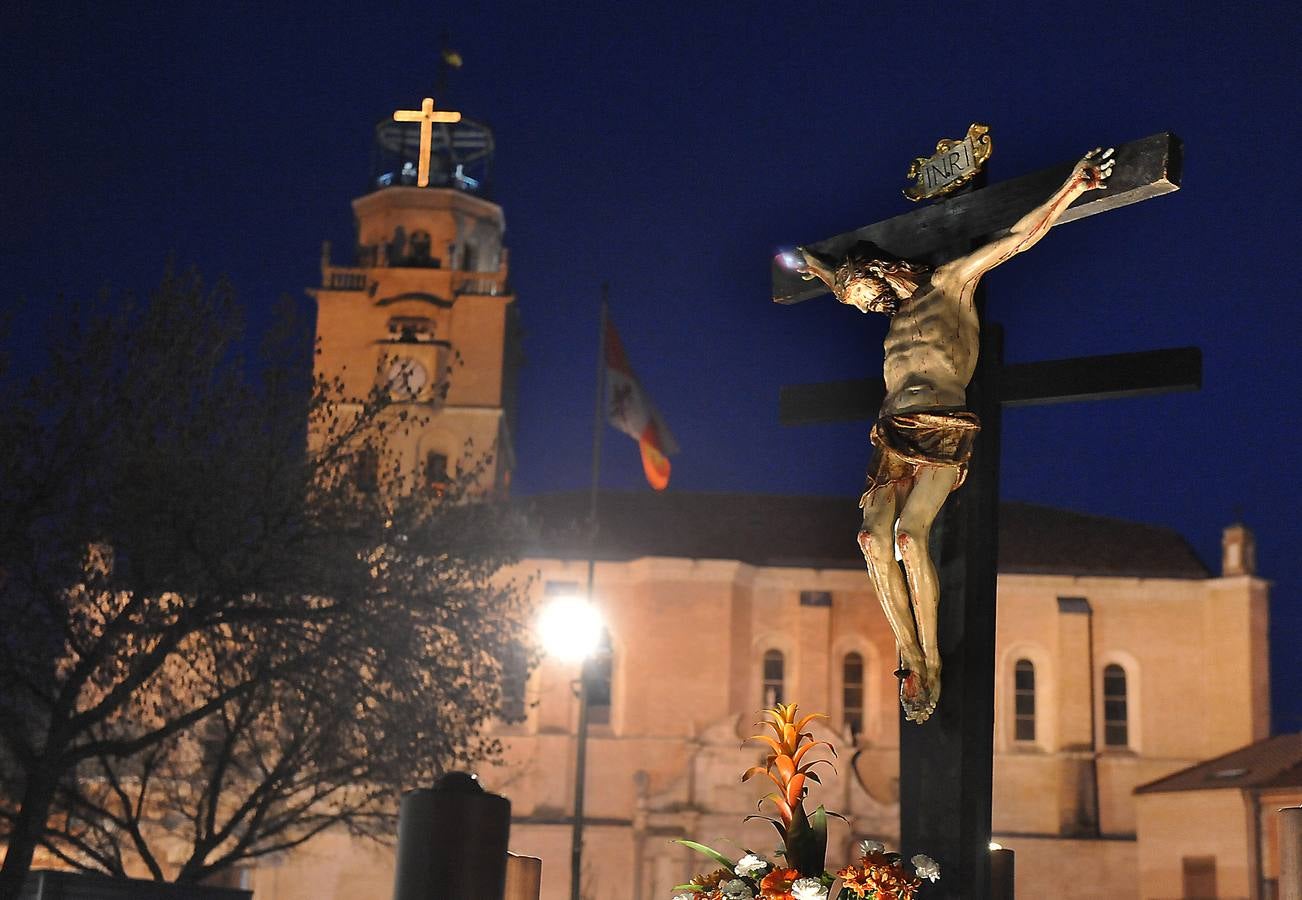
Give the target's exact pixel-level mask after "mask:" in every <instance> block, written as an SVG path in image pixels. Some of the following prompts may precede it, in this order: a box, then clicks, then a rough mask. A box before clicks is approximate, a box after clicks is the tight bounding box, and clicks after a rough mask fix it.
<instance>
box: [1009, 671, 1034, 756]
mask: <svg viewBox="0 0 1302 900" xmlns="http://www.w3.org/2000/svg"><path fill="white" fill-rule="evenodd" d="M1013 740H1015V741H1033V740H1035V663H1033V662H1031V661H1030V660H1029V659H1019V660H1018V661H1017V665H1015V666H1013Z"/></svg>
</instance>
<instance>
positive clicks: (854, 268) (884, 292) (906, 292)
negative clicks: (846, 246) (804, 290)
mask: <svg viewBox="0 0 1302 900" xmlns="http://www.w3.org/2000/svg"><path fill="white" fill-rule="evenodd" d="M800 254H801V255H802V256H803V258H804V261H805V265H803V266H798V267H797V271H799V272H801V273H802V274H804V276H805V277H806V278H813V277H817V278H818V279H819V280H820V281H822V282H823V283H824V284H826V285H827V286H828V287H829V288H830V289H831V291H832V293H833V294H835V295H836V299H837V300H840V301H841V302H842V303H845V304H847V305H848V306H853V307H854V308H855V309H857V310H859V311H860V312H865V313H867V312H879V313H885V314H886V315H888V316H893V315H895V313H897V312H898V311H899V309H900V306H901V305H902V304H903V303H904V302H905V301H906V300H908V299H909V298H910V297H912V296H913V295H914V293H915V292H916V291H917V290H918V285H919V284H920V283H921V282H922V280H923V278H924V277H925V276H926V273H927V272H928V271H930V270H929V269H928V268H927V267H926V266H924V265H921V264H919V263H912V262H909V261H907V260H903V259H900V258H899V257H898V256H895V255H894V254H892V253H889V252H887V251H886V250H883V249H882V248H881V247H878V246H877V245H876V244H873V243H870V242H869V241H859V242H858V243H857V244H855V245H854V246H853V247H851V248H850V252H849V253H847V254H846V256H845V258H844V259H843V260H841V262H840V263H839V264H837V263H835V262H834V261H833V260H832V259H830V258H827V257H822V256H820V255H819V254H817V253H814V252H813V251H811V250H807V249H805V248H803V247H802V248H800Z"/></svg>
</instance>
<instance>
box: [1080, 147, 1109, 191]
mask: <svg viewBox="0 0 1302 900" xmlns="http://www.w3.org/2000/svg"><path fill="white" fill-rule="evenodd" d="M1116 164H1117V161H1116V160H1115V159H1113V158H1112V148H1111V147H1109V148H1108V149H1106V150H1104V149H1103V148H1102V147H1095V148H1094V149H1093V150H1091V151H1090V152H1089V153H1086V154H1085V155H1084V156H1083V157H1081V161H1080V162H1078V163H1076V168H1074V169H1072V172H1071V180H1072V181H1073V182H1074V183H1076V184H1078V185H1080V187H1081V189H1082V190H1086V191H1092V190H1096V189H1102V188H1106V187H1107V185H1106V184H1105V183H1104V182H1106V181H1107V179H1108V176H1109V175H1111V174H1112V167H1113V166H1115V165H1116Z"/></svg>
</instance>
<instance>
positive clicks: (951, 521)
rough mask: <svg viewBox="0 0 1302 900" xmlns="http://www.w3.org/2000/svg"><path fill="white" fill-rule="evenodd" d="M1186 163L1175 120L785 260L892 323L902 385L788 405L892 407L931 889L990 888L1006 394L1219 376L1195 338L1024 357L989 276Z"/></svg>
mask: <svg viewBox="0 0 1302 900" xmlns="http://www.w3.org/2000/svg"><path fill="white" fill-rule="evenodd" d="M977 129H980V130H979V131H978V130H977ZM986 132H988V129H986V128H985V127H984V126H973V129H972V130H969V139H968V141H967V142H966V143H967V146H966V147H962V148H959V149H957V150H956V149H955V148H956V147H959V143H960V142H957V141H945V142H942V143H941V145H938V148H937V149H938V151H941V150H944V151H946V152H944V153H940V154H939V155H938V156H937V157H935V158H933V160H932V161H927V160H922V159H919V160H917V161H916V162H915V165H914V171H913V172H911V175H912V174H914V173H919V175H920V180H919V187H918V188H916V189H914V190H915V192H917V193H919V194H922V195H924V196H925V195H927V194H926V193H925V192H926V191H927V190H928V189H929V184H928V181H931V182H938V183H939V182H951V183H954V182H959V183H966V182H974V183H978V184H979V181H980V180H979V179H977V178H974V176H975V175H976V173H975V172H974V171H972V168H973V167H972V163H973V159H972V156H973V153H972V151H973V150H974V149H978V150H983V151H984V153H983V154H978V155H988V154H989V140H988V137H987V136H986ZM974 136H975V137H976V138H977V139H978V141H976V142H974V141H973V138H974ZM1179 167H1180V144H1179V141H1178V140H1177V139H1176V138H1175V137H1174V136H1173V135H1170V134H1158V135H1154V136H1152V137H1149V138H1145V139H1142V140H1139V141H1134V142H1131V143H1129V144H1125V145H1123V146H1121V147H1119V148H1117V149H1116V151H1115V155H1114V153H1113V152H1111V151H1102V150H1099V151H1094V152H1091V153H1090V154H1086V155H1085V157H1084V158H1082V159H1080V160H1079V161H1077V162H1075V163H1068V164H1065V165H1063V166H1059V167H1055V168H1052V169H1047V170H1045V171H1042V172H1038V173H1035V174H1033V175H1028V176H1025V177H1022V178H1018V179H1015V180H1012V181H1007V182H1002V183H1000V184H997V185H994V186H991V187H982V188H980V189H976V190H969V191H968V192H966V193H963V194H960V195H956V196H954V197H952V198H950V199H947V200H944V201H943V202H940V203H938V204H936V205H934V206H930V207H925V208H920V209H917V210H914V211H912V212H909V213H906V214H904V215H901V216H896V217H894V218H892V219H888V220H885V221H883V222H879V223H877V224H875V225H870V226H867V227H865V228H861V229H858V230H857V231H853V232H849V233H846V234H842V235H838V236H837V237H833V238H830V239H827V240H824V241H820V242H818V243H815V244H812V245H807V246H805V247H801V248H799V249H798V250H797V251H795V252H791V253H784V254H781V255H779V257H778V258H777V259H775V260H774V266H773V298H774V300H775V301H777V302H779V303H796V302H799V301H802V300H806V299H809V298H811V297H814V296H818V295H819V294H821V293H823V292H824V291H827V290H831V291H832V292H833V293H834V294H835V295H836V297H837V299H838V300H840V301H841V302H843V303H846V304H848V305H852V306H855V307H856V308H858V309H860V310H862V311H865V312H867V311H870V310H872V311H880V312H885V313H886V314H888V315H890V316H891V318H892V322H891V327H890V330H889V331H888V334H887V338H886V348H885V349H886V356H885V362H884V366H883V371H884V375H885V377H884V379H883V380H881V381H875V380H864V381H854V382H838V383H834V384H830V385H800V386H794V387H788V388H784V389H783V396H782V399H781V412H782V420H783V422H784V423H785V424H800V423H806V422H814V421H834V420H844V419H848V418H869V417H871V416H872V415H873V414H874V413H878V407H880V413H878V415H877V423H876V425H875V427H874V429H873V434H872V441H873V444H874V446H875V455H874V461H873V464H872V465H871V466H870V470H869V478H868V484H867V486H866V490H865V491H864V493H863V495H862V497H861V499H860V506H861V508H862V509H863V511H864V526H863V528H862V529H861V531H860V534H859V542H860V547H861V549H862V550H863V553H864V558H865V563H866V565H867V568H868V572H869V575H870V577H871V580H872V582H873V585H874V588H875V590H876V592H877V594H878V597H879V599H880V600H881V602H882V607H883V610H884V611H885V613H886V615H887V619H888V621H889V622H890V624H891V626H892V630H893V631H894V633H895V635H896V641H897V644H898V645H899V650H900V670H899V671H898V672H897V673H896V674H897V675H898V676H899V677H900V679H901V681H900V699H901V706H902V707H903V716H904V720H905V721H902V722H901V725H900V803H901V840H902V846H904V847H906V848H917V849H922V850H925V851H926V852H927V853H929V854H931V855H932V856H934V857H935V858H936V859H937V860H939V861H940V863H941V866H942V870H948V872H949V873H950V876H951V877H947V878H942V879H941V882H940V883H939V884H938V885H935V886H929V887H930V890H929V891H928V896H931V897H940V896H944V897H959V896H962V897H965V898H971V897H986V896H987V890H988V888H987V885H988V879H989V854H988V852H987V849H986V848H987V843H988V841H989V839H990V829H991V796H990V795H991V780H992V779H991V772H992V762H993V760H992V749H993V748H992V741H993V723H994V664H995V648H994V636H995V631H994V623H995V618H994V615H995V582H996V562H997V552H998V546H997V535H998V455H999V431H1000V428H999V424H1000V413H1001V407H1002V406H1003V405H1005V404H1008V405H1013V404H1027V403H1035V402H1060V401H1064V400H1072V399H1099V398H1103V397H1107V396H1119V395H1135V394H1140V393H1152V392H1157V391H1163V390H1181V389H1192V388H1196V387H1197V386H1198V385H1199V382H1200V379H1201V362H1200V356H1199V354H1198V351H1197V350H1192V349H1183V350H1168V351H1158V352H1155V353H1138V354H1121V355H1117V356H1110V357H1093V358H1089V359H1078V360H1065V361H1056V362H1051V363H1036V364H1031V365H1024V366H1010V367H1004V366H1003V365H1002V335H1001V332H1000V329H999V327H998V326H997V325H995V324H993V323H989V322H987V321H985V319H984V309H983V306H984V302H983V297H982V296H981V292H980V291H979V290H978V286H977V282H978V281H979V279H980V277H981V276H982V275H983V274H984V273H985V272H986V271H988V270H989V269H990V268H993V267H994V266H996V265H999V264H1001V263H1002V262H1004V261H1006V260H1008V259H1010V258H1011V257H1012V256H1014V255H1016V254H1017V253H1019V252H1021V251H1023V250H1025V249H1027V248H1028V247H1029V246H1030V245H1031V244H1033V243H1035V242H1036V241H1038V240H1039V239H1040V238H1042V237H1043V236H1044V235H1045V234H1046V233H1047V232H1048V230H1049V229H1050V228H1052V227H1053V226H1054V225H1058V224H1062V223H1064V222H1069V221H1073V220H1075V219H1079V218H1083V217H1085V216H1088V215H1093V214H1095V213H1099V212H1103V211H1105V210H1108V209H1113V208H1116V207H1119V206H1123V205H1126V204H1129V203H1134V202H1137V201H1139V200H1143V199H1147V198H1149V197H1154V196H1158V195H1160V194H1164V193H1169V192H1171V191H1174V190H1177V189H1178V188H1179V180H1180V172H1179ZM960 170H961V171H960ZM960 176H961V177H960ZM942 187H943V185H942ZM906 193H909V192H906ZM910 197H911V199H917V197H914V196H913V194H910ZM960 485H962V487H961V489H959V488H960ZM951 491H954V492H955V493H954V495H953V498H952V499H950V500H949V501H948V502H946V498H948V497H949V495H950V492H951ZM942 506H943V507H944V513H943V515H941V516H940V520H939V522H938V524H937V527H936V528H935V529H934V531H933V529H932V527H931V524H932V520H933V519H935V518H936V517H937V514H938V513H939V512H940V511H941V509H942ZM933 548H934V549H936V551H937V553H936V554H935V556H934V557H933V554H932V552H931V550H932V549H933ZM934 558H938V559H939V566H937V565H936V564H935V563H934V562H933V559H934ZM942 664H943V671H944V673H945V680H944V691H943V692H942V691H941V677H940V675H941V670H942ZM910 722H912V723H916V724H909V723H910ZM919 726H920V727H919Z"/></svg>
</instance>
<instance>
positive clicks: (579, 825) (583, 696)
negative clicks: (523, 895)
mask: <svg viewBox="0 0 1302 900" xmlns="http://www.w3.org/2000/svg"><path fill="white" fill-rule="evenodd" d="M609 299H610V285H608V284H603V285H602V286H601V327H600V330H599V331H598V334H597V395H596V400H595V401H594V403H593V414H592V489H591V493H590V495H589V498H588V529H589V544H588V603H592V584H593V580H594V576H595V575H596V568H597V490H598V488H599V486H600V484H601V434H602V431H603V430H604V429H603V428H602V426H603V425H604V424H605V423H604V422H603V419H604V418H605V416H604V413H605V411H606V398H605V390H604V388H605V380H606V305H607V302H608V300H609ZM598 652H599V653H600V652H601V651H600V650H598ZM591 663H592V660H591V659H588V660H584V662H583V664H582V668H581V669H580V672H579V729H578V730H579V733H578V736H577V740H576V747H575V757H576V759H575V763H574V831H573V833H572V835H571V838H570V900H581V898H582V889H583V795H584V790H585V787H586V784H585V783H586V781H587V777H586V776H587V768H588V679H587V674H588V670H589V668H590V667H591Z"/></svg>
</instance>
